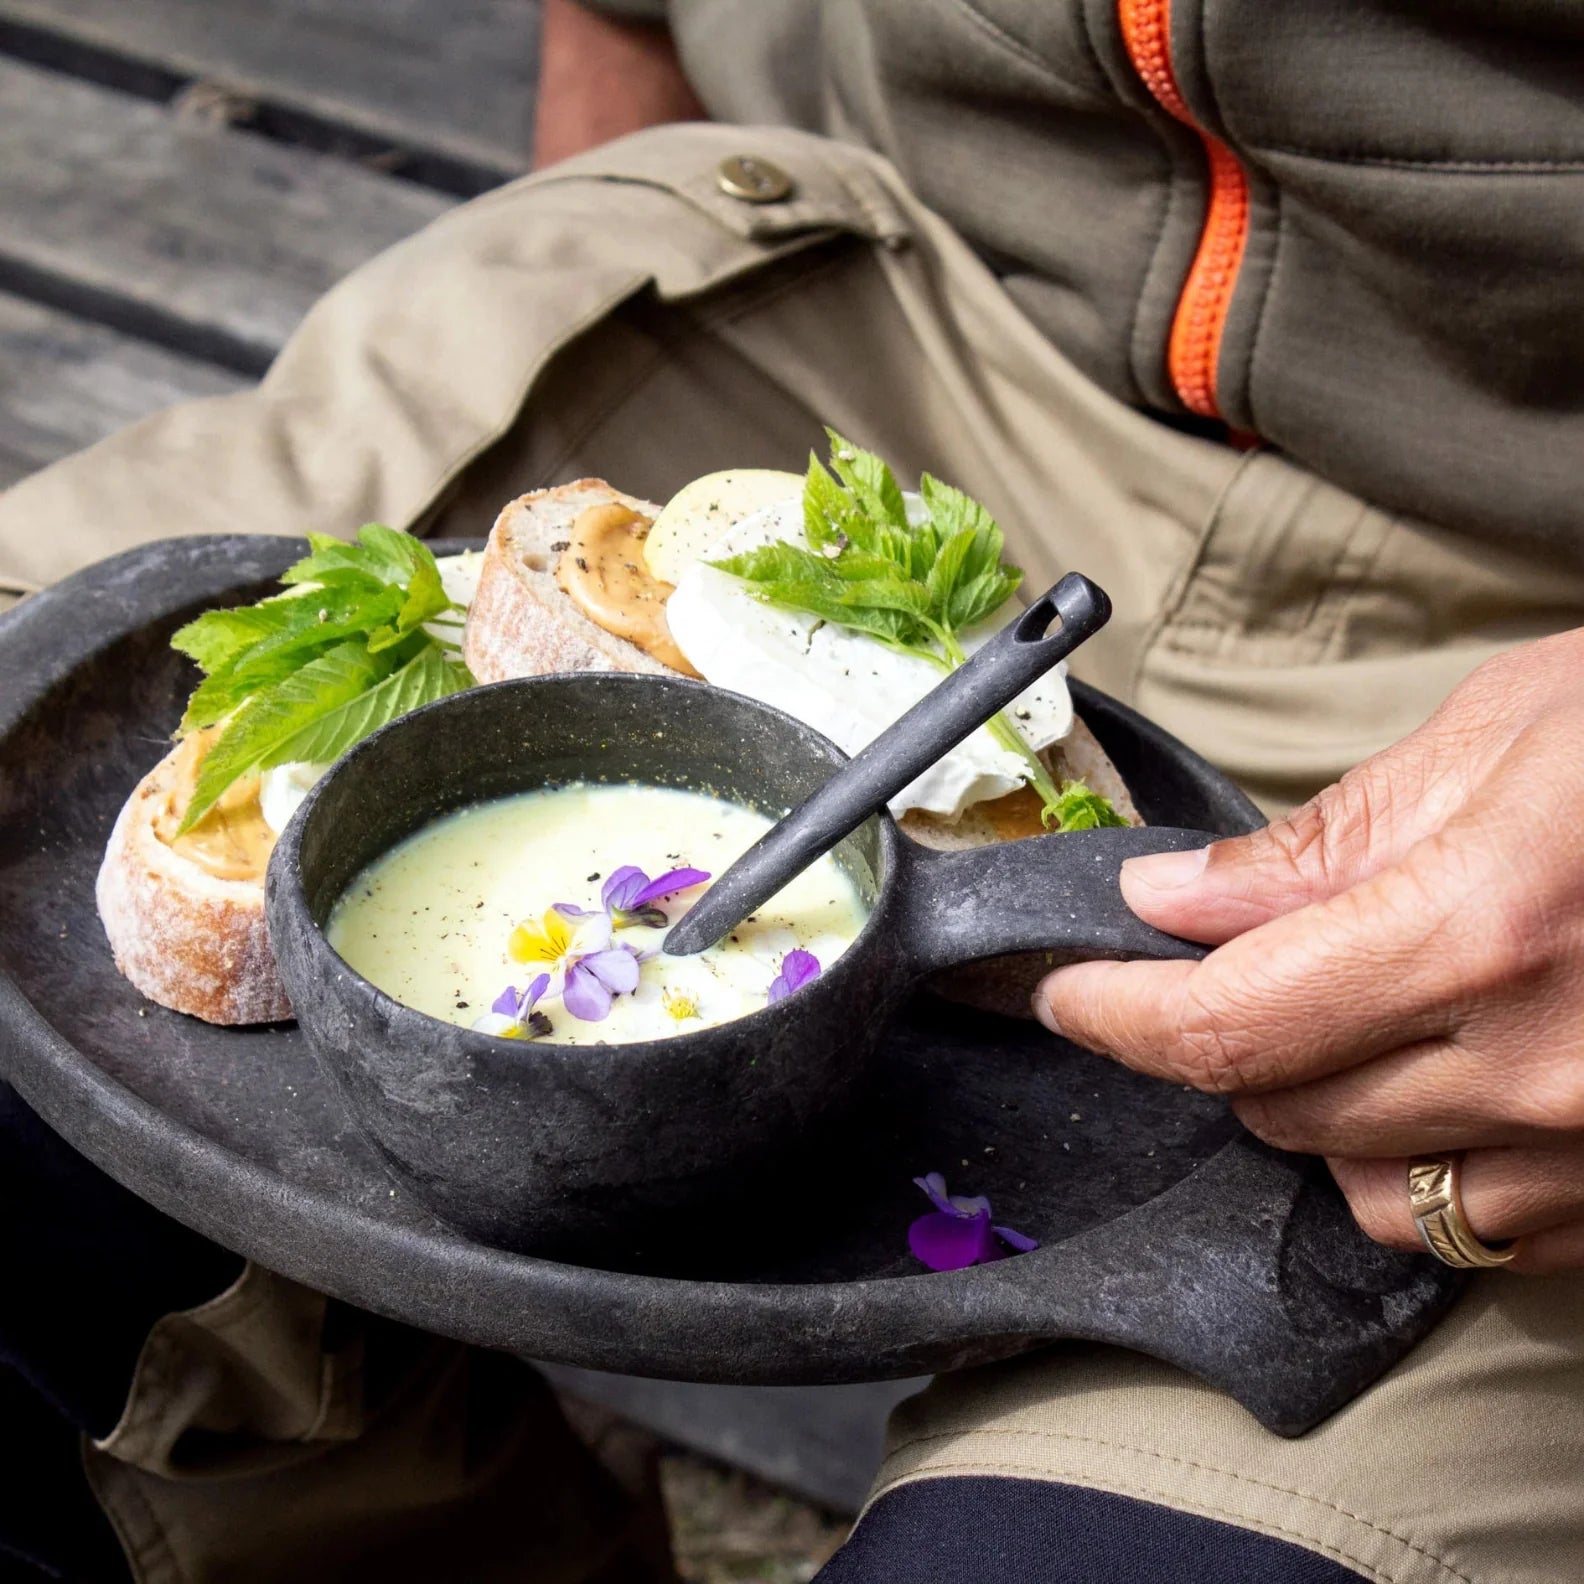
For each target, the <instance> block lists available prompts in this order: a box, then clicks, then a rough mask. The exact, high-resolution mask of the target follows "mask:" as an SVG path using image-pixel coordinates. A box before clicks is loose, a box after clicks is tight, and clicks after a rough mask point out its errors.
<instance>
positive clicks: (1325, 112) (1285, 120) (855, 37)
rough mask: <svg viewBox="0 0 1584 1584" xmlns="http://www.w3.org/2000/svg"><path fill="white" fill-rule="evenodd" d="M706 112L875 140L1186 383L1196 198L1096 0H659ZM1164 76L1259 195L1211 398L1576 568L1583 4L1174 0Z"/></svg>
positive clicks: (1437, 513) (1128, 373)
mask: <svg viewBox="0 0 1584 1584" xmlns="http://www.w3.org/2000/svg"><path fill="white" fill-rule="evenodd" d="M670 15H671V21H672V27H673V30H674V31H675V33H676V35H677V39H678V44H679V47H680V50H681V55H682V59H683V62H684V64H685V65H686V67H687V70H688V72H689V75H690V77H691V78H692V79H693V82H694V86H695V88H696V89H697V90H698V92H699V94H700V97H701V98H702V99H703V101H704V103H705V104H706V105H707V106H708V107H709V109H710V111H711V113H712V114H714V115H716V116H717V117H719V118H720V119H722V120H726V121H737V122H742V123H746V124H752V123H762V122H766V121H783V122H786V123H788V124H791V125H795V126H801V127H803V128H805V129H807V130H811V131H817V132H824V133H827V134H830V135H832V136H836V137H842V138H846V139H849V140H851V141H853V142H857V143H861V144H864V145H866V146H868V147H871V148H875V149H878V150H879V151H880V152H881V153H883V154H885V155H886V156H887V157H888V158H890V159H891V160H892V161H893V162H894V163H895V164H896V165H897V166H898V167H899V168H900V170H901V171H902V174H903V175H904V176H905V177H906V178H907V180H908V182H909V184H910V185H911V186H912V187H913V188H914V189H915V190H916V191H917V192H918V194H919V195H920V197H922V198H923V199H924V200H925V202H927V203H928V204H930V205H931V206H932V207H933V208H935V209H937V210H938V211H939V212H940V213H941V214H942V215H943V216H945V218H946V219H947V220H949V221H950V222H951V223H952V224H953V225H954V226H956V227H957V228H958V229H959V230H960V231H961V232H962V233H963V235H964V236H965V237H966V238H967V239H968V241H969V242H970V243H971V244H972V245H973V246H974V247H975V248H976V249H977V250H978V251H979V252H980V254H981V255H982V256H983V257H984V258H985V259H986V260H987V261H988V262H989V263H990V264H991V266H992V267H993V268H994V269H996V270H997V272H998V273H999V274H1000V275H1001V276H1002V278H1003V280H1004V281H1005V284H1006V286H1007V289H1008V291H1009V292H1010V293H1011V294H1012V295H1013V296H1014V297H1015V298H1016V299H1017V301H1018V302H1019V303H1020V304H1021V305H1022V307H1023V308H1024V309H1025V311H1026V312H1027V313H1028V314H1029V315H1030V317H1031V318H1032V319H1033V320H1034V322H1035V323H1036V324H1037V325H1038V326H1039V327H1040V328H1041V329H1042V330H1043V331H1044V332H1045V333H1046V334H1047V335H1048V336H1049V337H1050V339H1051V340H1052V341H1053V342H1054V343H1055V344H1056V346H1057V347H1059V348H1060V349H1061V351H1062V352H1064V353H1065V354H1066V355H1067V356H1068V357H1069V358H1071V359H1072V360H1073V362H1074V363H1076V364H1077V365H1078V367H1079V368H1081V369H1082V370H1083V371H1084V372H1085V373H1086V374H1088V375H1089V376H1090V377H1091V378H1093V379H1094V380H1096V381H1097V382H1098V383H1099V384H1100V385H1102V386H1104V387H1105V389H1107V390H1108V391H1110V392H1111V393H1112V394H1113V395H1115V396H1116V397H1118V398H1119V399H1120V400H1122V401H1125V402H1127V403H1129V404H1130V405H1133V406H1137V407H1143V408H1147V409H1152V410H1158V411H1168V412H1169V411H1172V410H1177V409H1179V408H1180V407H1181V403H1180V402H1179V400H1178V398H1177V395H1176V393H1175V392H1174V389H1173V387H1172V382H1171V380H1170V378H1169V377H1168V372H1167V345H1168V341H1169V338H1170V334H1171V327H1172V319H1173V315H1174V313H1175V310H1176V306H1177V303H1178V300H1179V298H1180V296H1181V294H1182V290H1183V286H1184V282H1185V280H1186V278H1187V275H1188V270H1189V266H1190V264H1191V262H1192V260H1193V257H1194V253H1195V249H1196V247H1197V245H1198V241H1199V236H1200V232H1201V228H1202V226H1203V221H1204V215H1205V204H1206V197H1207V193H1208V191H1209V183H1208V166H1207V162H1206V156H1205V149H1204V145H1203V143H1202V142H1201V140H1200V138H1199V136H1198V135H1197V133H1195V132H1194V131H1192V130H1190V129H1189V128H1188V127H1186V126H1183V125H1181V124H1180V123H1179V122H1177V121H1176V120H1174V119H1173V118H1172V117H1171V116H1170V115H1168V114H1167V113H1166V112H1165V111H1164V110H1163V109H1162V108H1161V107H1160V105H1159V104H1158V103H1157V102H1156V101H1155V99H1154V98H1153V97H1152V95H1151V94H1150V93H1149V91H1148V90H1147V89H1146V88H1145V86H1144V83H1143V80H1142V78H1141V77H1140V76H1139V73H1138V71H1137V70H1136V69H1135V67H1134V66H1133V63H1132V61H1131V59H1130V57H1129V54H1128V51H1127V48H1126V46H1125V42H1124V39H1123V36H1122V32H1121V26H1120V23H1119V20H1118V7H1117V4H1116V0H1074V3H1072V4H1066V5H1030V4H1028V3H1027V0H671V7H670ZM1170 18H1171V55H1172V60H1171V64H1172V69H1173V72H1174V75H1175V77H1176V80H1177V83H1178V86H1179V88H1180V90H1181V93H1182V95H1183V98H1184V99H1185V101H1186V103H1187V105H1188V108H1189V109H1190V111H1191V112H1192V114H1193V117H1194V119H1195V121H1196V122H1197V123H1198V125H1199V126H1201V127H1203V128H1205V129H1206V130H1207V131H1208V132H1210V133H1211V134H1214V135H1218V136H1219V137H1220V138H1222V139H1223V140H1224V141H1225V142H1226V143H1227V144H1229V145H1230V147H1231V148H1232V149H1233V151H1234V152H1235V153H1236V154H1237V155H1238V156H1239V160H1240V162H1241V164H1242V165H1243V167H1244V169H1245V170H1246V171H1247V173H1248V175H1249V178H1250V183H1251V189H1252V215H1251V224H1250V234H1249V239H1248V245H1247V250H1246V253H1245V255H1244V258H1243V261H1242V266H1241V269H1240V271H1239V274H1238V284H1237V290H1236V293H1235V296H1234V298H1233V301H1232V305H1231V312H1230V317H1229V320H1228V322H1227V326H1226V331H1225V335H1224V337H1223V339H1222V342H1221V351H1220V358H1219V365H1218V373H1219V380H1218V383H1219V400H1220V415H1221V416H1222V417H1223V418H1225V419H1226V420H1227V421H1228V422H1230V423H1231V424H1233V425H1234V426H1236V427H1237V428H1239V429H1243V430H1248V431H1251V432H1253V433H1255V434H1257V435H1259V436H1260V437H1261V438H1263V439H1264V440H1266V441H1269V442H1271V443H1272V444H1274V445H1275V446H1278V447H1280V448H1282V449H1284V450H1286V451H1287V452H1289V453H1290V454H1291V455H1292V456H1293V457H1294V458H1296V459H1297V460H1298V461H1299V462H1301V463H1303V464H1304V465H1305V466H1307V467H1310V468H1312V469H1314V470H1315V471H1316V472H1318V473H1320V474H1321V475H1323V476H1324V477H1326V478H1328V479H1330V480H1332V481H1334V482H1336V483H1338V484H1341V485H1343V486H1345V487H1346V488H1349V489H1351V490H1354V491H1355V492H1357V493H1358V494H1360V495H1362V496H1364V497H1365V498H1366V499H1368V500H1371V501H1373V502H1375V503H1377V504H1380V505H1383V506H1386V507H1388V508H1391V509H1395V510H1402V511H1407V512H1411V513H1413V514H1415V515H1419V516H1423V517H1426V518H1428V519H1429V520H1431V521H1432V522H1436V523H1440V524H1442V525H1444V526H1446V527H1449V528H1453V529H1457V530H1459V531H1461V532H1463V533H1466V534H1470V535H1474V536H1476V537H1477V538H1480V539H1482V540H1507V541H1509V542H1511V543H1512V544H1513V545H1515V546H1517V547H1520V548H1525V549H1529V550H1538V551H1541V552H1543V553H1547V554H1560V555H1562V556H1564V557H1566V558H1567V559H1569V560H1570V561H1571V562H1572V563H1573V564H1574V565H1584V519H1581V518H1580V516H1579V513H1578V509H1577V502H1578V500H1579V498H1580V496H1581V495H1584V307H1581V303H1580V297H1579V294H1578V291H1577V281H1578V278H1579V273H1580V269H1581V267H1584V93H1580V92H1579V84H1580V83H1581V82H1584V6H1580V5H1577V4H1571V5H1569V4H1559V3H1558V0H1457V3H1455V4H1447V5H1439V6H1428V5H1423V6H1415V5H1404V4H1402V0H1290V3H1287V4H1283V5H1274V6H1273V5H1271V4H1269V0H1198V3H1194V4H1175V5H1173V6H1172V7H1171V8H1170Z"/></svg>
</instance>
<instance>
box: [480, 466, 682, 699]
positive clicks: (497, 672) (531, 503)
mask: <svg viewBox="0 0 1584 1584" xmlns="http://www.w3.org/2000/svg"><path fill="white" fill-rule="evenodd" d="M612 502H616V503H619V504H620V505H623V506H625V507H627V509H628V510H629V511H634V512H637V513H638V514H639V515H640V516H643V517H649V518H655V517H658V516H659V515H660V508H659V507H658V506H656V505H655V504H654V503H653V502H652V501H642V500H638V499H637V498H636V497H635V496H632V495H624V494H623V493H622V492H621V491H620V490H619V489H615V488H613V487H612V486H611V485H609V484H607V483H606V482H605V481H604V479H578V480H577V481H576V482H575V483H572V484H558V485H557V486H556V487H555V488H554V489H543V490H535V491H533V493H532V494H529V495H523V496H520V497H519V498H518V499H516V500H514V501H511V502H509V503H508V504H507V506H506V507H505V509H504V510H503V511H502V512H501V514H500V516H499V517H497V518H496V519H495V526H494V528H492V529H491V530H490V536H489V543H488V545H487V546H486V547H485V550H484V565H483V568H482V569H481V570H480V572H479V585H478V593H477V594H475V595H474V596H473V603H472V605H471V606H469V607H468V619H467V627H466V629H465V630H464V632H463V636H462V658H463V659H464V660H466V661H467V666H468V670H470V671H471V672H472V673H473V675H474V676H475V677H477V678H478V680H479V681H480V682H503V681H505V679H506V678H507V677H526V676H547V675H549V674H550V673H551V672H552V671H641V672H644V673H646V674H647V675H650V676H669V675H671V674H672V673H671V672H670V670H669V669H668V668H667V667H666V666H663V665H661V664H660V662H659V661H658V660H655V659H652V658H651V657H650V656H649V655H647V654H646V653H645V652H644V651H643V650H642V649H640V648H639V647H638V646H637V645H636V644H631V643H628V642H627V640H626V639H625V638H618V637H616V636H615V634H614V633H608V632H606V631H605V629H604V628H603V627H601V626H599V625H598V624H597V623H595V622H591V621H590V620H589V619H588V617H587V616H585V615H584V614H583V612H582V611H580V610H579V609H578V608H577V606H576V605H574V604H573V603H572V601H571V600H569V599H568V598H567V597H566V595H565V594H563V593H562V592H561V589H560V586H559V585H558V584H557V583H556V576H555V573H556V562H557V561H558V560H559V559H560V557H561V551H562V550H563V549H564V548H565V545H566V542H567V541H568V540H569V539H570V538H571V536H572V524H573V523H574V522H576V521H577V519H578V518H579V517H581V516H582V515H583V513H584V512H586V511H587V510H588V509H589V508H590V507H591V506H607V505H610V504H611V503H612Z"/></svg>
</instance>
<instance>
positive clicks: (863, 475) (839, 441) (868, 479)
mask: <svg viewBox="0 0 1584 1584" xmlns="http://www.w3.org/2000/svg"><path fill="white" fill-rule="evenodd" d="M825 435H826V438H827V439H828V440H829V441H830V448H831V466H832V467H833V468H834V469H835V470H836V476H837V478H839V479H840V480H841V481H842V483H843V484H845V485H846V486H847V488H848V489H849V490H851V491H852V496H853V499H854V500H855V501H856V502H857V503H858V509H859V510H860V511H862V512H864V513H866V514H867V515H868V516H869V517H872V518H873V519H874V520H875V521H876V522H877V523H889V524H890V525H891V526H893V527H896V528H902V529H906V528H907V527H908V516H907V502H906V501H904V500H903V499H902V486H901V485H900V484H898V483H897V481H896V477H895V475H894V474H893V473H892V472H891V469H890V468H889V467H887V466H886V464H885V463H884V462H883V461H882V460H881V459H880V458H879V457H877V456H876V455H875V454H874V452H872V451H863V450H860V449H859V448H858V447H857V446H855V445H854V444H853V443H852V441H851V440H845V439H843V438H842V436H841V435H839V434H837V433H836V431H835V430H834V429H830V428H827V429H826V431H825Z"/></svg>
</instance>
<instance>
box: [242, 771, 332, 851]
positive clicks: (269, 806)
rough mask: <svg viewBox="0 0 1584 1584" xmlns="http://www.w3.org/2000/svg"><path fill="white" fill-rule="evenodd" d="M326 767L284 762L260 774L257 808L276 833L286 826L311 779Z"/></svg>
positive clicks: (315, 779) (314, 779) (317, 776)
mask: <svg viewBox="0 0 1584 1584" xmlns="http://www.w3.org/2000/svg"><path fill="white" fill-rule="evenodd" d="M329 768H330V766H329V765H325V764H283V765H276V766H275V768H274V769H273V770H266V771H265V772H264V773H263V774H262V775H261V776H260V777H259V811H260V812H261V813H262V814H263V816H264V823H265V824H266V825H268V826H269V828H270V829H271V830H272V831H274V832H275V834H276V835H277V836H279V835H280V833H281V832H282V831H283V830H285V829H286V826H287V825H288V824H289V823H290V821H291V817H292V815H293V814H295V813H296V812H297V809H298V806H299V805H300V804H301V803H302V800H303V799H304V798H305V797H307V796H308V794H309V792H310V791H311V790H312V789H313V784H314V782H315V781H317V780H318V779H319V777H320V776H322V775H323V774H324V773H325V771H326V770H328V769H329Z"/></svg>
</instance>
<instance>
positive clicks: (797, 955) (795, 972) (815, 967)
mask: <svg viewBox="0 0 1584 1584" xmlns="http://www.w3.org/2000/svg"><path fill="white" fill-rule="evenodd" d="M819 976H820V963H819V958H818V957H816V956H815V955H814V953H813V952H806V951H804V950H803V949H802V948H801V947H799V948H798V949H797V950H796V951H789V952H788V953H787V954H786V956H785V957H783V958H782V959H781V972H780V973H778V974H777V975H776V976H775V978H774V979H772V980H771V981H770V999H769V1001H768V1002H767V1003H766V1004H767V1005H769V1006H774V1005H775V1004H776V1002H777V1001H784V1000H785V999H786V998H787V997H788V996H789V995H791V994H792V992H793V991H794V990H801V989H802V988H803V986H804V985H806V984H807V983H808V982H809V981H810V980H811V979H818V978H819Z"/></svg>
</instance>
